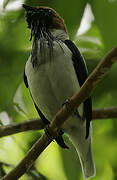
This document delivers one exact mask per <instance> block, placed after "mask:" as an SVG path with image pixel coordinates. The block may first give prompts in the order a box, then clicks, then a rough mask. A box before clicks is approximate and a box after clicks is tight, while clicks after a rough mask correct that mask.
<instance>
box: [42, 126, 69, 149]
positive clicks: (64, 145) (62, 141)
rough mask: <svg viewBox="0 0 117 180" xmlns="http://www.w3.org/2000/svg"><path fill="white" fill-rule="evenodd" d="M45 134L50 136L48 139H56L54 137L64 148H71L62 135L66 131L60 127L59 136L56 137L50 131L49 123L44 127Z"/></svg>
mask: <svg viewBox="0 0 117 180" xmlns="http://www.w3.org/2000/svg"><path fill="white" fill-rule="evenodd" d="M44 131H45V134H46V136H47V137H48V139H49V140H50V141H54V139H55V140H56V142H57V143H58V144H59V146H61V147H62V148H64V149H69V147H68V146H67V145H66V144H65V142H64V139H63V137H62V135H63V134H64V132H63V131H62V130H61V129H60V130H59V133H58V136H57V137H56V138H55V137H53V136H52V134H51V132H50V131H49V124H48V125H46V127H45V128H44Z"/></svg>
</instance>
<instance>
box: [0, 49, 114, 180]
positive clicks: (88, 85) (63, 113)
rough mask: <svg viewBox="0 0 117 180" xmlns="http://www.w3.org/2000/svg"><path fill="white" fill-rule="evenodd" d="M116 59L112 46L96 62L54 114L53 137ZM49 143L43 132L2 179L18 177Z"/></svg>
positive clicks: (52, 123) (8, 179)
mask: <svg viewBox="0 0 117 180" xmlns="http://www.w3.org/2000/svg"><path fill="white" fill-rule="evenodd" d="M116 60H117V47H115V48H113V49H112V50H111V51H110V52H109V53H108V54H107V55H106V56H105V57H104V59H103V60H102V61H101V62H100V63H99V64H98V66H97V67H96V68H95V69H94V71H93V72H92V73H91V74H90V76H89V77H88V78H87V80H86V81H85V83H84V84H83V86H82V87H81V89H80V91H79V92H78V93H77V94H76V95H74V96H73V97H71V99H70V102H69V108H66V106H65V105H64V106H63V107H62V109H60V111H59V112H58V113H57V114H56V115H55V117H54V118H53V120H52V121H51V124H50V131H51V133H52V135H53V136H54V137H56V136H57V131H58V129H59V128H60V127H61V126H62V124H63V123H64V122H65V121H66V119H67V118H68V117H69V116H70V115H71V114H72V112H73V111H74V109H75V108H77V107H78V106H79V105H80V104H81V103H82V102H83V101H84V100H85V99H87V98H88V97H89V96H90V95H91V93H92V91H93V90H94V88H95V87H96V85H97V84H98V82H99V81H100V80H101V79H103V77H104V76H105V75H106V74H107V72H108V71H109V69H110V68H111V66H112V64H113V63H114V62H115V61H116ZM50 143H51V140H50V139H48V137H47V136H46V135H45V134H44V135H43V136H42V137H41V138H40V139H39V140H38V141H37V142H36V143H35V144H34V145H33V147H32V148H31V149H30V150H29V152H28V153H27V154H26V156H25V157H24V159H23V160H22V161H21V162H20V163H19V164H18V165H17V166H16V167H15V168H14V169H13V170H12V171H11V172H10V173H8V174H7V175H6V176H4V177H3V178H2V180H11V179H14V180H16V179H18V178H20V177H21V176H22V175H23V174H24V173H25V172H26V171H27V170H28V169H29V168H30V167H31V166H32V164H33V163H34V161H35V160H36V159H37V158H38V156H39V155H40V154H41V153H42V152H43V150H44V149H45V148H46V147H47V146H48V145H49V144H50Z"/></svg>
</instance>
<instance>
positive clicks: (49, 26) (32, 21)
mask: <svg viewBox="0 0 117 180" xmlns="http://www.w3.org/2000/svg"><path fill="white" fill-rule="evenodd" d="M23 7H24V8H25V10H26V20H27V23H28V28H30V29H31V32H32V36H36V37H38V38H40V35H41V33H43V34H44V33H48V32H49V31H51V30H53V29H59V30H63V31H65V32H66V27H65V24H64V21H63V19H62V18H61V17H60V16H59V15H58V14H57V13H56V11H55V10H53V9H52V8H49V7H43V6H40V7H31V6H28V5H25V4H24V5H23Z"/></svg>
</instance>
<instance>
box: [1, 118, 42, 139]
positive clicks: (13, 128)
mask: <svg viewBox="0 0 117 180" xmlns="http://www.w3.org/2000/svg"><path fill="white" fill-rule="evenodd" d="M44 126H45V125H44V123H43V121H42V120H41V119H34V120H28V121H26V122H21V123H16V124H10V125H6V126H0V137H4V136H8V135H12V134H15V133H20V132H24V131H29V130H40V129H43V128H44Z"/></svg>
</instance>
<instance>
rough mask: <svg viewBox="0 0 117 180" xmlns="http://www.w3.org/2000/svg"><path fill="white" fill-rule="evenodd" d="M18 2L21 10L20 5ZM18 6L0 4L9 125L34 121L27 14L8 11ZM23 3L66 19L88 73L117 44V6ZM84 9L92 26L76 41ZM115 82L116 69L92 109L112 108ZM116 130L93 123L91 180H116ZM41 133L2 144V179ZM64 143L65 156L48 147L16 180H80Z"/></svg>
mask: <svg viewBox="0 0 117 180" xmlns="http://www.w3.org/2000/svg"><path fill="white" fill-rule="evenodd" d="M16 1H18V2H19V3H20V4H21V3H22V2H23V1H22V0H16ZM16 1H15V0H4V1H3V4H2V3H1V4H0V112H4V113H5V112H6V113H7V115H8V117H9V123H10V122H11V121H13V122H21V121H24V120H26V119H29V118H33V117H37V116H38V115H37V112H36V110H35V108H34V105H33V102H32V100H31V98H30V95H29V92H28V90H27V89H26V88H25V86H24V84H23V71H24V66H25V62H26V60H27V58H28V56H29V54H30V50H31V42H30V41H29V38H30V32H29V30H28V29H27V24H26V21H25V13H24V10H23V9H22V7H21V6H20V8H18V9H16V8H14V9H11V10H10V9H9V8H8V7H9V6H10V5H12V4H11V3H14V2H16ZM25 3H27V4H29V5H34V6H36V5H38V6H39V5H44V6H49V7H52V8H54V9H55V10H56V11H57V12H58V13H59V14H60V15H61V16H62V17H63V18H64V20H65V23H66V25H67V28H68V32H69V36H70V39H72V40H74V41H75V43H76V44H77V46H78V47H79V49H80V51H81V52H82V54H83V56H84V57H85V60H86V63H87V66H88V69H89V73H90V72H91V71H92V70H93V69H94V68H95V66H96V65H97V64H98V62H99V61H100V60H101V58H102V57H103V56H104V55H105V53H106V52H108V51H109V50H110V49H111V48H112V47H114V46H115V45H116V44H117V21H116V18H117V0H93V1H92V0H83V1H82V0H74V1H67V0H64V1H63V0H45V1H42V0H41V1H38V0H26V1H25ZM87 3H89V5H90V7H91V9H92V13H93V16H94V20H93V21H92V22H91V23H90V28H89V29H88V30H87V31H86V32H84V33H83V34H80V35H77V31H78V29H79V27H80V24H81V22H82V17H83V14H84V10H85V7H86V5H87ZM2 7H3V8H2ZM116 77H117V64H114V65H113V67H112V69H111V70H110V72H109V74H108V75H107V76H106V77H105V78H104V80H103V81H102V82H100V83H99V84H98V86H97V88H96V89H95V91H94V92H93V94H92V98H93V107H94V108H101V107H108V106H116V104H117V102H116V98H117V83H116ZM0 117H1V116H0ZM4 121H5V120H4ZM4 121H3V123H4ZM116 129H117V121H116V120H112V119H109V120H101V121H94V122H93V151H94V157H95V162H96V169H97V174H96V177H94V178H92V179H94V180H99V179H100V180H116V179H117V160H116V158H117V157H116V154H117V141H116V136H117V130H116ZM41 133H42V132H39V131H36V132H25V133H20V134H17V135H12V136H9V137H5V138H2V139H1V140H0V162H2V163H0V177H1V176H2V175H4V174H5V173H7V172H9V170H11V168H12V167H14V166H15V165H16V164H17V163H18V162H19V161H20V160H21V159H22V158H23V156H24V155H25V153H26V152H27V151H28V150H29V148H30V147H31V146H32V144H33V143H34V142H35V141H36V140H37V139H38V138H39V137H40V135H41ZM22 139H23V141H22ZM65 139H66V141H67V143H68V144H69V146H70V150H69V151H67V150H62V149H60V148H59V147H58V145H57V144H56V143H51V145H50V146H49V147H48V148H47V149H46V150H45V151H44V152H43V153H42V155H41V156H40V158H39V159H38V160H37V161H36V163H35V164H34V166H33V167H32V169H31V170H30V171H29V172H28V173H27V174H26V175H24V176H22V177H21V178H20V179H21V180H27V179H40V180H44V179H48V180H60V179H62V180H82V179H83V178H82V173H81V167H80V163H79V159H78V157H77V154H76V152H75V149H74V148H73V146H72V144H71V143H70V142H69V140H68V138H67V137H66V136H65ZM5 162H7V163H8V164H9V165H8V164H7V165H6V164H5ZM42 174H43V175H42Z"/></svg>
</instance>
